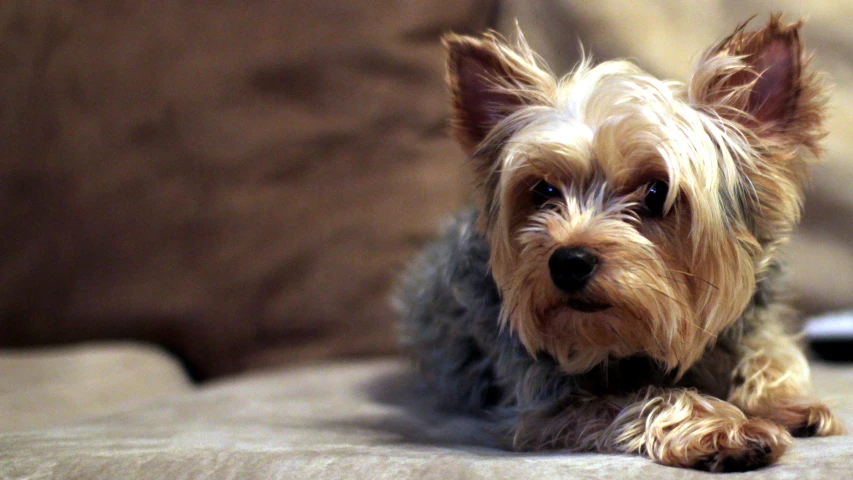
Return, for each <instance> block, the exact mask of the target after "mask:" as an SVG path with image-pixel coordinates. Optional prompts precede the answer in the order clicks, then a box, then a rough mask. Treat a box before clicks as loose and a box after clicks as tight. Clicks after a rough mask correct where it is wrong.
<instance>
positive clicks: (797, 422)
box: [759, 399, 844, 437]
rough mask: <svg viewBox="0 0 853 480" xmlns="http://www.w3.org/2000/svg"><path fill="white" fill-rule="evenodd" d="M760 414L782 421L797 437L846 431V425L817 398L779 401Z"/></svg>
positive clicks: (778, 421)
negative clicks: (764, 413) (763, 413)
mask: <svg viewBox="0 0 853 480" xmlns="http://www.w3.org/2000/svg"><path fill="white" fill-rule="evenodd" d="M765 412H766V415H759V416H761V417H763V418H767V419H770V420H771V421H774V422H777V423H781V424H782V425H784V426H785V427H786V428H787V429H788V431H789V432H791V434H792V435H793V436H795V437H826V436H829V435H840V434H842V433H844V425H843V424H842V423H841V421H840V420H838V418H837V417H836V416H835V415H834V414H833V413H832V411H831V410H830V409H829V407H827V406H826V405H824V404H823V403H820V402H818V401H816V400H810V399H803V400H791V401H788V402H785V403H779V404H776V405H774V406H773V407H771V408H768V409H766V410H765Z"/></svg>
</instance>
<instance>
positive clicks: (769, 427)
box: [446, 15, 842, 471]
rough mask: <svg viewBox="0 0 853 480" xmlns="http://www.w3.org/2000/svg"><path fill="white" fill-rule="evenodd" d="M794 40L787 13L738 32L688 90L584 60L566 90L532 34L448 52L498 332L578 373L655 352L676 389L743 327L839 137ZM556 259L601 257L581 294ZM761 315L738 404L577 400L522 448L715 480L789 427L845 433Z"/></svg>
mask: <svg viewBox="0 0 853 480" xmlns="http://www.w3.org/2000/svg"><path fill="white" fill-rule="evenodd" d="M799 27H800V23H794V24H789V25H786V24H783V23H782V22H781V20H780V16H779V15H774V16H772V17H771V19H770V22H769V23H768V24H767V25H766V26H765V27H764V28H762V29H759V30H756V31H746V30H745V28H744V27H743V26H741V27H739V28H738V29H737V30H736V31H735V33H734V34H733V35H731V36H730V37H728V38H726V39H724V40H723V41H722V42H720V43H718V44H717V45H715V46H713V47H712V48H710V49H709V50H708V51H707V52H706V53H705V54H704V55H703V56H702V57H701V59H700V60H699V62H698V64H697V65H696V68H695V70H694V73H693V75H692V76H691V78H690V80H689V81H688V82H687V83H686V84H680V83H677V82H665V81H661V80H658V79H656V78H654V77H652V76H650V75H648V74H646V73H644V72H643V71H641V70H640V69H639V68H637V67H636V66H634V65H633V64H631V63H629V62H627V61H611V62H604V63H602V64H599V65H593V64H592V63H591V62H590V61H588V60H584V61H583V62H581V64H580V65H579V66H578V67H577V68H576V69H575V70H574V71H573V72H571V73H570V74H569V75H567V76H565V77H563V78H560V79H557V78H556V77H554V76H553V75H552V74H551V73H550V71H549V70H548V68H547V67H546V66H544V65H542V63H541V62H540V61H539V60H538V59H537V58H536V56H535V55H534V54H533V53H532V52H531V50H530V48H529V47H528V46H527V44H526V43H525V42H524V38H523V36H521V34H520V32H519V39H518V43H517V45H515V46H514V47H513V46H510V45H508V44H507V43H505V41H504V40H503V39H501V38H499V37H497V36H496V35H493V34H487V35H485V36H484V37H483V38H481V39H475V38H470V37H459V36H450V37H448V38H447V39H446V46H447V48H448V51H449V61H448V82H449V85H450V88H451V92H452V94H453V98H454V103H453V106H454V124H453V125H454V132H455V134H456V137H457V139H458V140H459V142H460V143H461V144H462V146H463V147H464V148H465V149H466V151H467V152H468V153H469V154H470V155H471V157H472V161H473V163H474V167H475V171H476V172H477V178H478V180H479V182H480V188H479V193H480V197H481V201H482V210H481V211H482V215H481V221H480V226H481V229H482V231H483V234H484V235H485V237H486V239H487V240H488V242H489V245H490V247H491V248H490V252H491V258H490V262H489V264H490V267H491V271H492V274H493V277H494V280H495V282H496V284H497V286H498V289H499V291H500V293H501V296H502V310H501V314H500V323H501V325H502V328H509V329H511V331H512V333H513V334H514V335H517V337H518V339H519V341H520V343H521V344H522V345H523V346H524V347H525V348H526V349H527V351H528V352H529V354H530V355H532V356H534V357H536V356H537V355H539V354H540V353H542V352H545V353H547V354H549V355H550V356H551V357H552V358H554V359H555V360H556V361H557V362H558V363H559V365H560V368H561V369H562V371H563V372H564V373H565V374H569V375H572V374H581V373H583V372H587V371H589V370H590V369H592V368H593V367H595V366H597V365H600V364H602V363H603V362H606V361H608V359H614V358H616V359H618V358H626V357H630V356H632V355H638V354H642V355H645V356H648V357H651V358H652V359H654V360H655V361H656V362H658V363H659V364H660V365H662V366H663V367H664V368H665V369H666V370H667V371H671V372H675V378H680V377H681V376H682V375H684V374H685V372H687V371H688V369H690V368H691V367H692V366H693V365H694V364H695V363H696V362H697V361H699V359H700V358H702V357H703V355H704V354H705V352H706V351H708V349H709V348H711V347H713V345H714V344H715V342H716V341H717V337H718V336H719V335H721V334H722V333H723V332H724V331H726V329H727V328H729V327H731V326H732V325H734V324H735V323H736V322H737V321H739V320H740V319H742V316H743V315H744V312H745V311H746V310H747V308H748V306H749V305H750V302H752V301H753V295H754V294H755V291H756V284H757V283H758V282H761V281H762V280H763V279H764V278H765V277H766V276H767V274H768V271H769V269H770V267H771V266H772V265H773V264H774V261H775V260H774V258H775V255H776V253H777V250H778V248H779V246H780V245H782V244H784V243H785V242H786V241H787V239H788V237H789V235H790V233H791V231H792V229H793V227H794V225H795V224H796V223H797V221H798V220H799V217H800V212H801V203H802V188H803V184H804V183H805V179H806V163H807V160H808V159H809V158H810V157H816V156H818V155H820V153H821V149H820V146H819V143H818V142H819V140H820V139H821V138H822V137H823V136H824V134H825V132H824V130H823V127H822V121H823V97H822V95H821V92H822V88H821V84H820V81H819V78H818V76H817V75H816V74H814V73H812V72H811V71H810V70H808V68H807V67H808V65H807V63H808V59H807V58H806V57H805V56H804V54H803V46H802V42H801V40H800V38H799V33H798V32H799ZM540 181H546V182H548V183H549V184H550V185H552V186H553V187H555V188H556V189H558V190H559V192H560V195H559V196H558V197H557V198H552V199H549V200H547V202H548V205H547V207H548V208H542V206H541V205H537V204H534V203H533V202H532V201H531V195H532V194H531V189H532V188H533V187H534V186H535V185H536V184H537V183H538V182H540ZM652 181H665V182H667V184H668V187H669V190H668V191H669V193H668V197H667V198H666V200H665V204H664V213H663V215H661V216H660V217H659V218H657V217H656V218H648V217H646V216H644V214H643V211H642V205H643V201H644V197H645V195H646V192H647V191H648V190H647V188H648V185H649V184H650V182H652ZM561 247H572V248H584V249H585V250H586V251H590V252H593V253H594V254H595V255H596V257H597V258H600V259H601V261H600V263H599V264H597V266H596V270H595V276H594V277H593V278H592V280H591V281H590V282H589V283H588V284H586V285H585V286H584V288H583V290H582V291H581V292H573V293H569V294H567V293H566V292H564V291H563V290H561V289H560V288H558V287H557V286H555V284H554V281H553V280H552V277H551V274H550V273H549V268H550V267H549V265H548V261H547V259H549V258H550V257H551V256H552V254H553V253H554V252H555V251H556V250H557V249H559V248H561ZM575 300H579V301H583V302H586V303H587V304H589V303H592V304H601V305H606V307H605V309H604V310H601V311H594V310H589V311H588V310H584V309H580V310H579V309H576V308H575V307H573V306H572V305H573V303H572V302H573V301H575ZM750 308H752V307H750ZM754 315H755V318H754V322H755V323H756V325H759V326H758V327H755V328H756V329H755V330H754V331H748V332H747V333H746V334H745V336H744V337H743V341H742V347H741V348H742V352H740V353H741V354H742V361H741V362H740V364H739V365H738V367H737V368H736V371H735V372H733V374H732V375H733V376H734V378H736V379H742V383H740V384H738V385H737V386H736V387H735V388H734V390H733V391H731V395H730V397H729V398H728V399H726V400H729V401H725V400H724V399H719V398H714V397H711V396H708V395H704V394H701V393H698V392H697V391H695V390H691V389H686V388H673V389H664V388H658V387H649V388H646V389H643V390H641V391H640V393H636V394H633V395H625V396H608V397H604V398H601V397H595V396H584V395H582V394H581V395H576V396H573V397H570V398H569V399H568V400H566V402H568V404H567V405H566V406H565V408H564V409H562V410H561V409H560V408H559V406H557V407H556V408H555V406H553V405H550V406H547V407H543V408H542V409H538V408H533V409H528V410H525V411H523V412H522V413H521V417H520V419H519V421H518V422H517V423H516V424H515V425H514V426H513V427H512V429H513V437H512V438H513V445H514V447H515V448H520V449H540V448H554V447H560V448H570V449H575V450H598V451H622V452H639V453H643V454H645V455H647V456H649V457H651V458H653V459H655V460H657V461H659V462H661V463H664V464H667V465H675V466H694V467H695V466H697V465H702V466H704V467H705V468H707V469H710V470H714V471H717V470H727V469H731V468H756V466H760V465H763V464H766V463H769V462H772V461H774V460H775V459H776V458H777V457H778V456H779V455H781V453H782V452H784V450H785V449H786V448H787V446H788V445H789V444H790V442H791V435H790V434H789V431H792V432H797V431H799V430H800V429H803V428H811V429H814V432H813V433H815V434H818V435H830V434H836V433H839V432H840V431H842V427H841V425H840V423H839V422H838V421H837V420H836V419H835V417H834V416H833V415H832V414H831V412H830V411H829V409H828V408H827V407H825V406H824V405H823V404H821V403H819V402H817V401H815V400H812V399H811V397H810V395H809V392H808V366H807V364H806V361H805V358H804V357H803V355H802V353H801V352H800V351H799V349H797V347H796V345H795V343H794V341H793V340H792V338H791V337H790V336H786V335H784V334H783V333H782V332H781V329H780V327H779V320H778V319H779V317H780V315H779V313H778V312H777V311H776V310H774V309H772V308H771V309H770V310H767V311H763V310H762V312H760V313H755V314H754ZM739 328H743V327H742V326H741V327H739ZM727 462H734V463H733V464H729V463H727ZM732 465H736V466H735V467H732Z"/></svg>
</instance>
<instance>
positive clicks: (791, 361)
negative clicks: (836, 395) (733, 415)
mask: <svg viewBox="0 0 853 480" xmlns="http://www.w3.org/2000/svg"><path fill="white" fill-rule="evenodd" d="M743 345H744V348H745V349H747V353H746V356H745V357H744V358H743V360H742V361H741V364H740V365H738V368H737V370H736V371H735V378H736V380H738V381H740V382H742V383H741V384H740V385H739V386H738V387H737V388H736V389H735V390H734V391H733V392H732V394H731V396H730V397H729V401H730V402H732V403H733V404H735V405H737V406H738V407H740V408H741V409H742V410H743V411H744V412H746V413H747V414H749V415H753V416H756V417H761V418H766V419H769V420H772V421H773V422H776V423H778V424H781V425H784V426H785V428H787V429H788V430H790V431H794V432H798V431H802V430H803V429H805V428H811V429H813V430H814V432H809V433H813V434H815V435H820V436H825V435H839V434H841V433H844V431H845V428H844V426H843V425H842V424H841V422H840V421H839V420H838V419H837V418H836V417H835V416H834V415H833V414H832V412H831V411H830V409H829V407H827V406H826V405H824V404H823V403H821V402H820V401H818V400H816V399H814V398H813V397H812V393H811V387H810V383H809V366H808V362H807V361H806V358H805V356H803V353H802V351H801V350H800V348H799V347H798V346H797V345H796V341H795V338H794V337H792V336H791V335H788V334H786V333H785V332H784V331H783V329H782V328H781V326H780V325H779V324H778V323H776V322H774V323H772V324H771V325H770V326H768V328H765V329H762V330H761V331H759V332H757V333H756V334H753V335H750V336H748V337H746V338H745V339H744V342H743Z"/></svg>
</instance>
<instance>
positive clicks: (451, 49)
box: [444, 35, 548, 155]
mask: <svg viewBox="0 0 853 480" xmlns="http://www.w3.org/2000/svg"><path fill="white" fill-rule="evenodd" d="M444 46H445V48H446V49H447V82H448V84H449V86H450V93H451V95H452V97H453V132H454V134H455V136H456V139H457V140H458V141H459V143H460V144H461V145H462V147H463V148H464V149H465V151H466V153H468V154H469V155H470V154H472V153H473V152H474V151H476V149H477V147H478V146H479V145H480V143H481V142H482V141H483V140H484V139H485V138H486V137H487V136H488V134H489V132H490V131H491V130H492V129H493V128H494V127H495V126H496V125H497V124H498V123H499V122H500V121H501V120H502V119H504V118H506V117H507V116H508V115H510V114H511V113H512V112H514V111H516V110H517V109H519V108H521V107H522V106H524V105H527V104H531V103H533V102H535V100H534V97H535V96H536V92H537V91H539V92H541V89H542V87H543V83H547V77H548V75H547V74H546V73H545V72H544V71H542V70H541V69H540V68H538V67H537V66H536V64H535V60H534V59H533V54H532V53H531V52H530V50H529V48H527V46H526V45H525V44H524V41H523V37H522V38H521V40H520V45H519V47H520V49H521V52H520V53H518V52H516V51H514V50H513V49H511V48H510V47H508V46H506V45H505V44H504V43H503V42H501V41H500V40H498V39H497V38H496V37H495V36H494V35H486V36H484V37H483V38H482V39H479V38H473V37H467V36H458V35H448V36H446V37H445V38H444Z"/></svg>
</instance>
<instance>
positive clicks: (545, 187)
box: [533, 180, 562, 208]
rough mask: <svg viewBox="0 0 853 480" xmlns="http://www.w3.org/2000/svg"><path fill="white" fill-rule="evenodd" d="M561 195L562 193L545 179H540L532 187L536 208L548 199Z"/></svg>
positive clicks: (540, 206)
mask: <svg viewBox="0 0 853 480" xmlns="http://www.w3.org/2000/svg"><path fill="white" fill-rule="evenodd" d="M561 196H562V193H560V190H558V189H557V187H555V186H553V185H551V184H550V183H548V182H546V181H545V180H540V181H539V183H537V184H536V186H534V187H533V204H534V205H536V208H542V206H543V205H545V204H546V203H547V202H548V200H550V199H552V198H559V197H561Z"/></svg>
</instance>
